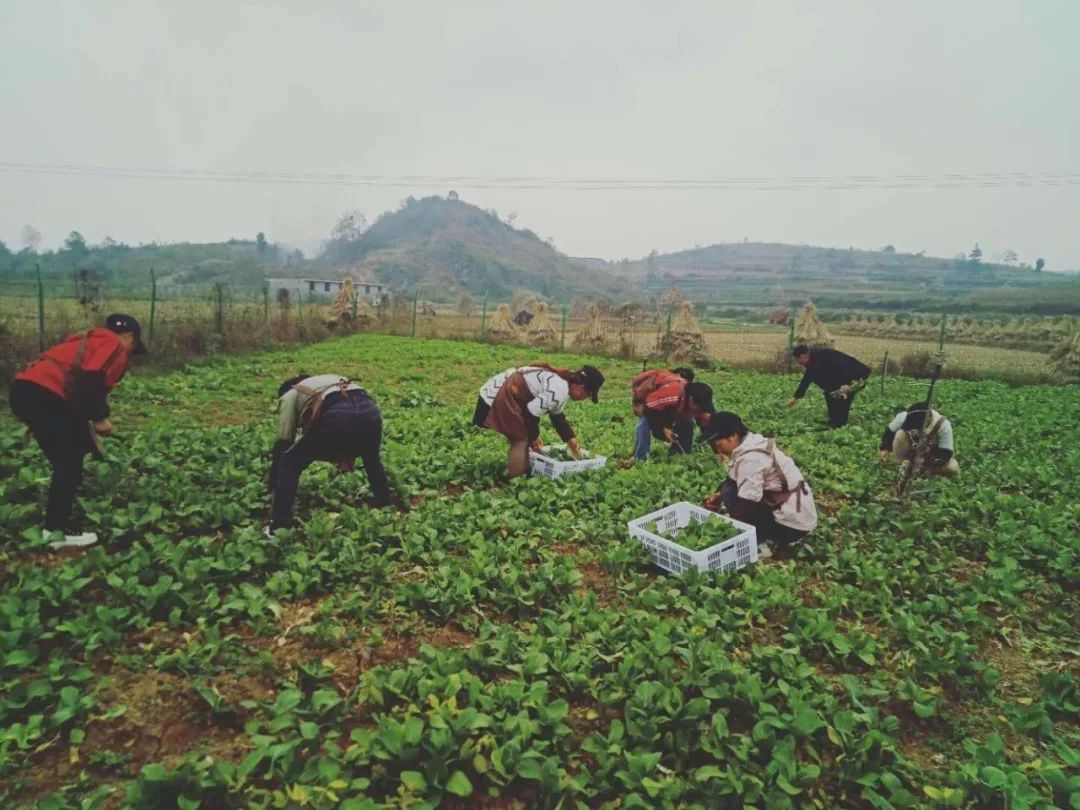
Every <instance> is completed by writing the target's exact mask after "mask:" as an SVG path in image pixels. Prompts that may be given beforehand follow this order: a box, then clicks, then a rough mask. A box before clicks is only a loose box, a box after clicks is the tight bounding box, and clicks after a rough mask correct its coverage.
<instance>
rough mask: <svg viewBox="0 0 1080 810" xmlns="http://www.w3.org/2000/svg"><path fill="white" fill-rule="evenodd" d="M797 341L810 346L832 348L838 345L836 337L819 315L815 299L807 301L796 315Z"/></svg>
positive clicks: (801, 344)
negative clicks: (830, 332) (831, 333)
mask: <svg viewBox="0 0 1080 810" xmlns="http://www.w3.org/2000/svg"><path fill="white" fill-rule="evenodd" d="M795 342H796V343H797V344H799V345H800V346H809V347H810V348H815V347H820V346H826V347H828V348H830V349H831V348H832V347H833V346H835V345H836V339H835V338H834V337H833V336H832V335H830V334H829V330H827V329H826V328H825V324H823V323H822V322H821V318H819V317H818V314H817V307H815V306H814V303H813V301H807V302H806V305H805V306H804V307H803V308H802V309H801V310H800V311H799V314H798V315H796V316H795Z"/></svg>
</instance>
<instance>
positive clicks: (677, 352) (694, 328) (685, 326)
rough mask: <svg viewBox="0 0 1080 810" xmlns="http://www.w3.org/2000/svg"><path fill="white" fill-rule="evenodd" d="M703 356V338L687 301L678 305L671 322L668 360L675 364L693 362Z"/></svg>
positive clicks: (692, 309) (691, 306)
mask: <svg viewBox="0 0 1080 810" xmlns="http://www.w3.org/2000/svg"><path fill="white" fill-rule="evenodd" d="M703 354H705V336H704V335H703V334H702V333H701V327H700V326H698V322H697V318H695V317H694V307H693V305H692V304H691V303H690V302H689V301H683V302H682V303H681V304H679V309H678V311H677V312H676V313H675V317H674V319H673V320H672V322H671V342H670V343H669V345H668V360H671V361H675V362H693V361H694V359H695V358H697V357H700V356H702V355H703Z"/></svg>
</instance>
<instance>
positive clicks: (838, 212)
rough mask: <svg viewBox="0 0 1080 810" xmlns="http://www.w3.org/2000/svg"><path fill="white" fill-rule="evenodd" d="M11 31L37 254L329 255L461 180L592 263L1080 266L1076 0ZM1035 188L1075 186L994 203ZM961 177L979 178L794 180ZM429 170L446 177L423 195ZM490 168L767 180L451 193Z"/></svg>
mask: <svg viewBox="0 0 1080 810" xmlns="http://www.w3.org/2000/svg"><path fill="white" fill-rule="evenodd" d="M0 15H2V19H3V23H2V24H0V164H3V165H0V239H2V240H4V241H5V242H7V243H8V245H9V246H11V247H13V248H15V247H21V246H22V237H21V233H22V230H23V227H24V226H25V225H27V224H31V225H33V226H35V227H36V228H38V229H39V230H40V231H41V232H42V234H43V235H44V245H45V246H55V245H57V244H59V243H60V241H62V239H63V238H64V236H65V235H66V234H67V232H68V231H70V230H72V229H78V230H79V231H81V232H82V233H83V234H84V235H85V236H86V237H87V239H88V240H89V241H91V242H97V241H100V240H101V239H102V238H103V237H105V236H106V235H111V236H112V237H114V238H116V239H119V240H122V241H126V242H130V243H137V242H139V241H151V240H158V241H205V240H219V239H225V238H228V237H231V236H237V237H246V238H252V237H253V236H254V234H255V233H256V232H257V231H260V230H262V231H265V232H266V234H267V236H268V237H269V238H270V239H271V240H274V241H281V242H286V243H290V244H299V245H301V246H303V247H305V248H310V246H311V245H313V244H314V243H315V241H316V240H317V239H318V238H320V237H321V236H323V235H325V234H326V233H327V232H328V231H329V229H330V228H331V226H332V225H333V223H334V221H335V220H336V219H337V217H338V216H339V215H340V214H341V213H342V212H343V211H346V210H351V209H358V210H360V211H362V212H364V213H365V214H366V215H367V217H368V218H369V219H374V218H375V217H376V216H377V215H378V214H379V213H380V212H382V211H384V210H386V209H388V208H392V207H394V206H395V205H396V204H397V203H398V202H399V201H400V200H402V199H403V198H405V197H406V196H408V195H409V194H413V195H416V196H420V195H426V194H432V193H439V194H445V193H446V192H447V191H448V190H450V189H451V188H454V189H456V190H457V191H458V192H459V193H460V194H461V197H462V198H463V199H465V200H467V201H469V202H472V203H475V204H476V205H479V206H481V207H483V208H495V209H497V210H498V211H499V213H500V215H503V216H504V217H505V215H506V214H508V213H510V212H516V213H517V214H518V218H517V224H518V225H519V226H526V227H529V228H532V229H533V230H534V231H536V232H537V233H538V234H540V235H541V236H543V237H549V236H550V237H553V238H554V240H555V243H556V245H557V247H558V248H559V249H560V250H563V251H564V252H566V253H569V254H571V255H582V256H600V257H604V258H609V259H610V258H621V257H626V256H629V257H638V256H641V255H644V254H645V253H647V252H648V251H649V250H651V249H653V248H656V249H658V250H660V251H662V252H663V251H670V250H678V249H682V248H688V247H693V246H694V245H695V244H700V245H705V244H711V243H715V242H721V241H736V240H742V239H743V238H744V237H748V238H749V239H750V240H752V241H753V240H771V241H783V242H792V243H807V244H815V245H826V246H838V247H847V246H849V245H851V246H855V247H864V248H879V247H881V246H882V245H885V244H887V243H891V244H894V245H895V246H896V248H897V249H898V250H900V251H911V252H915V251H919V250H926V251H927V252H928V253H930V254H935V255H946V256H951V255H953V254H955V253H957V252H959V251H961V250H968V249H970V248H971V246H972V245H973V244H974V243H975V242H976V241H978V242H979V243H980V244H981V246H982V248H983V250H984V252H985V255H986V256H987V257H988V258H989V257H991V256H993V255H994V254H996V253H998V252H1000V251H1002V250H1004V249H1006V248H1012V249H1014V250H1016V251H1017V252H1018V253H1019V255H1020V259H1021V260H1022V261H1029V262H1034V260H1035V258H1037V257H1039V256H1042V257H1044V258H1045V259H1046V261H1047V263H1048V269H1063V268H1065V267H1073V268H1080V228H1078V223H1080V104H1078V103H1077V97H1078V92H1080V91H1078V88H1080V48H1078V47H1077V45H1076V36H1077V31H1080V2H1077V0H1058V1H1053V0H1039V1H1038V2H1019V0H1017V2H998V1H997V0H971V2H942V1H941V0H927V2H911V1H910V0H909V1H908V2H903V3H897V2H867V0H852V1H851V2H833V3H828V2H821V3H806V2H791V3H782V2H769V3H753V4H751V3H746V2H742V1H741V0H740V2H708V3H706V2H697V3H689V2H685V3H683V2H666V3H657V2H625V0H624V1H623V2H592V1H590V2H580V0H579V1H578V2H565V3H563V2H544V3H540V2H536V3H531V4H526V3H516V2H505V1H504V2H491V3H486V2H485V3H480V2H453V3H444V2H439V3H436V2H427V3H419V2H393V3H391V2H385V3H379V4H376V3H364V2H358V0H347V1H345V2H340V3H337V2H318V1H317V0H314V1H313V2H299V1H298V2H288V3H286V2H281V3H270V2H264V3H255V2H249V3H242V2H239V1H238V0H213V1H212V2H192V0H185V2H181V1H180V0H176V1H175V2H168V3H166V2H153V0H130V2H129V1H127V0H125V1H123V2H121V1H120V0H111V1H108V2H107V1H106V0H99V1H98V2H66V3H64V2H52V1H51V0H34V2H29V1H28V0H22V1H20V2H16V1H15V0H0ZM11 164H36V165H59V164H63V165H70V166H79V167H107V168H139V169H151V170H174V171H181V172H190V171H214V172H230V173H250V172H273V173H286V172H288V173H297V174H300V175H316V174H318V175H328V174H340V175H348V176H350V177H360V176H378V177H381V178H387V179H386V180H380V181H378V182H379V183H395V184H396V185H374V186H372V185H327V184H287V183H281V182H276V183H256V182H235V181H230V182H210V181H205V180H193V179H177V180H165V179H141V178H140V179H131V178H125V177H118V176H102V175H93V176H70V175H57V174H48V173H44V172H43V171H41V170H40V169H35V170H34V171H30V172H27V171H13V170H11V169H12V167H11ZM5 167H6V168H5ZM1032 172H1037V173H1050V174H1049V176H1048V177H1047V180H1048V182H1047V183H1046V184H1039V185H1035V186H1020V185H1015V184H1012V183H1011V182H1010V183H1007V184H1006V185H1004V186H997V187H994V186H989V187H986V186H975V185H972V184H971V175H974V174H991V175H1004V174H1012V173H1032ZM1067 172H1071V173H1073V174H1072V176H1071V181H1072V182H1071V184H1067V183H1065V182H1063V181H1064V180H1067V179H1070V178H1068V177H1064V176H1063V173H1067ZM943 174H956V175H961V177H960V178H959V182H960V183H961V187H959V188H939V187H934V184H933V183H932V182H930V181H927V182H923V181H917V183H916V185H915V187H909V188H882V187H880V186H881V185H882V184H884V185H896V182H886V183H878V182H877V181H866V180H862V181H857V182H859V183H860V184H862V186H863V187H860V188H857V189H847V190H829V189H825V190H822V189H817V188H814V189H811V190H805V189H802V188H791V186H793V185H799V183H793V182H790V181H789V180H788V178H793V177H810V178H814V179H811V180H810V181H801V182H802V185H806V184H808V183H809V184H810V185H814V184H815V183H817V182H821V181H819V180H817V179H816V178H839V177H847V176H852V175H858V176H874V177H884V178H893V177H896V176H898V175H929V176H933V177H937V176H939V175H943ZM417 176H423V177H427V178H433V179H429V180H418V181H411V180H402V179H401V178H403V177H417ZM463 176H472V177H482V178H505V177H533V178H546V179H547V180H548V181H574V180H579V179H586V178H600V179H605V180H652V179H672V178H678V179H694V180H709V179H716V178H732V177H737V178H741V177H756V178H762V180H761V181H760V183H759V184H758V186H757V187H755V188H752V189H731V188H720V189H716V188H711V189H700V188H699V189H692V190H681V189H680V190H671V189H665V190H646V189H640V188H638V189H626V188H618V189H615V190H603V191H594V190H587V191H586V190H575V189H573V188H567V187H565V186H559V185H553V184H552V183H550V182H549V183H548V184H547V186H546V187H544V188H540V189H520V188H519V189H515V188H478V187H475V186H477V185H489V186H490V185H493V184H494V183H493V182H492V181H486V182H484V183H479V182H478V181H467V182H465V181H457V180H443V179H441V178H456V177H463ZM825 182H827V183H828V184H833V185H836V184H841V183H840V182H839V181H836V182H833V181H825ZM907 182H910V181H907ZM778 185H779V186H781V188H776V187H775V186H778ZM761 186H768V188H761ZM785 186H786V187H785ZM865 186H869V187H865Z"/></svg>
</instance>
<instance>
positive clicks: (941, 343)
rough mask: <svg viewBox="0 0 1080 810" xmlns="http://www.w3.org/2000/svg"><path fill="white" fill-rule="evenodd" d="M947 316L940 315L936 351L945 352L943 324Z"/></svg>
mask: <svg viewBox="0 0 1080 810" xmlns="http://www.w3.org/2000/svg"><path fill="white" fill-rule="evenodd" d="M948 317H949V316H948V315H947V314H945V313H944V312H942V313H941V334H940V335H939V336H938V346H937V348H938V351H939V352H941V351H944V350H945V322H946V320H947V319H948Z"/></svg>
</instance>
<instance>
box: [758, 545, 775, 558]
mask: <svg viewBox="0 0 1080 810" xmlns="http://www.w3.org/2000/svg"><path fill="white" fill-rule="evenodd" d="M757 556H758V559H759V560H767V559H769V557H771V556H772V549H771V548H769V544H768V543H758V547H757Z"/></svg>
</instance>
